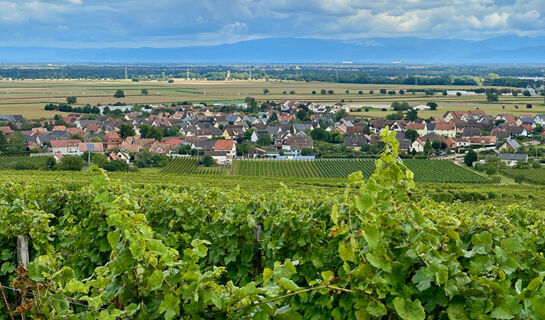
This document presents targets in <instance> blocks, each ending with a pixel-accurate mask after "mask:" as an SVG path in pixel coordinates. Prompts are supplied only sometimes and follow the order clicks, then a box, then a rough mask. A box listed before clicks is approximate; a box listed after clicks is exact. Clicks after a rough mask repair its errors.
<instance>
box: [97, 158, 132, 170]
mask: <svg viewBox="0 0 545 320" xmlns="http://www.w3.org/2000/svg"><path fill="white" fill-rule="evenodd" d="M102 168H103V169H105V170H106V171H124V172H127V171H130V170H131V167H129V164H128V163H126V162H125V161H123V160H112V161H106V162H104V163H103V164H102Z"/></svg>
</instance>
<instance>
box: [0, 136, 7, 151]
mask: <svg viewBox="0 0 545 320" xmlns="http://www.w3.org/2000/svg"><path fill="white" fill-rule="evenodd" d="M6 150H8V139H6V136H5V135H4V132H3V131H0V152H6Z"/></svg>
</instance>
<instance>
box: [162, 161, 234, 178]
mask: <svg viewBox="0 0 545 320" xmlns="http://www.w3.org/2000/svg"><path fill="white" fill-rule="evenodd" d="M199 161H200V158H176V159H174V160H172V161H170V163H169V164H168V166H166V167H165V168H164V169H163V170H161V172H162V173H186V174H211V175H221V174H227V171H228V170H227V169H224V168H218V167H210V168H207V167H202V166H199Z"/></svg>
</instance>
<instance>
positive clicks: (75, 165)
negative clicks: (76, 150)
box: [57, 156, 85, 171]
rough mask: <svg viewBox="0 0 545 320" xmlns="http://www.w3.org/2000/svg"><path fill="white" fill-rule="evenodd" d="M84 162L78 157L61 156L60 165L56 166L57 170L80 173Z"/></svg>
mask: <svg viewBox="0 0 545 320" xmlns="http://www.w3.org/2000/svg"><path fill="white" fill-rule="evenodd" d="M84 165H85V162H84V161H83V159H82V158H81V157H78V156H63V157H62V159H61V163H59V164H58V165H57V169H58V170H66V171H81V169H83V166H84Z"/></svg>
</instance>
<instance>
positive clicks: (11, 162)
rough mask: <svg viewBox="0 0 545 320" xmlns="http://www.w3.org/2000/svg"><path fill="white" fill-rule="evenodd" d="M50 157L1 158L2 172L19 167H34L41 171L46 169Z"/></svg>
mask: <svg viewBox="0 0 545 320" xmlns="http://www.w3.org/2000/svg"><path fill="white" fill-rule="evenodd" d="M48 158H49V157H23V156H20V157H17V156H15V157H13V156H11V157H10V156H8V157H0V170H6V169H17V168H18V167H23V166H24V167H27V168H28V167H34V168H35V169H40V168H43V167H45V165H46V163H47V160H48Z"/></svg>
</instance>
